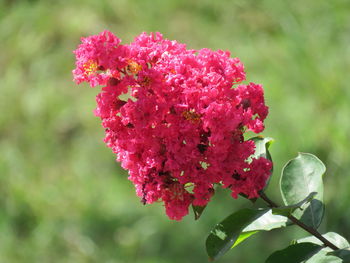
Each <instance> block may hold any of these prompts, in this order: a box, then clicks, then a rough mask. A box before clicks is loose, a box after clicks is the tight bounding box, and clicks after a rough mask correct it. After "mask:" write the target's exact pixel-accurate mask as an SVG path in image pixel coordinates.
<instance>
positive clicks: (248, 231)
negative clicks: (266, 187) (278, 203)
mask: <svg viewBox="0 0 350 263" xmlns="http://www.w3.org/2000/svg"><path fill="white" fill-rule="evenodd" d="M287 222H288V218H287V217H285V216H281V215H274V214H272V210H271V209H270V210H268V211H267V212H266V213H265V214H263V215H262V216H260V217H259V218H257V219H256V220H254V221H253V222H251V223H250V224H249V225H247V226H246V227H245V228H244V229H243V231H242V233H241V234H240V235H239V237H238V239H237V240H236V242H235V243H234V244H233V246H232V248H234V247H236V246H238V245H239V244H240V243H241V242H243V241H244V240H245V239H247V238H248V237H250V236H252V235H253V234H256V233H259V232H260V231H270V230H272V229H275V228H281V227H285V226H287Z"/></svg>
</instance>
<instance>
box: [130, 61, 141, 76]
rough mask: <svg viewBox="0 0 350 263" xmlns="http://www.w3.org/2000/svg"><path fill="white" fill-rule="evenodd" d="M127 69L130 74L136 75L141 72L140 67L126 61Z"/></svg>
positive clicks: (133, 62)
mask: <svg viewBox="0 0 350 263" xmlns="http://www.w3.org/2000/svg"><path fill="white" fill-rule="evenodd" d="M127 68H128V71H130V72H131V73H132V74H137V73H139V72H140V71H141V70H142V66H141V65H140V64H138V63H137V62H135V61H133V60H128V67H127Z"/></svg>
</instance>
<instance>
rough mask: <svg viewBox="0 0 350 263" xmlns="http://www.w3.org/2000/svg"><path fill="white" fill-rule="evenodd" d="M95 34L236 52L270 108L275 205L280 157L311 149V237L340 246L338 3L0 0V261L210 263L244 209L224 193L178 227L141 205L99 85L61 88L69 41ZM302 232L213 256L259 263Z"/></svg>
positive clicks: (349, 228) (349, 175)
mask: <svg viewBox="0 0 350 263" xmlns="http://www.w3.org/2000/svg"><path fill="white" fill-rule="evenodd" d="M104 29H108V30H110V31H112V32H114V33H115V34H116V35H117V36H118V37H120V38H122V39H123V41H124V43H128V42H130V41H131V40H132V39H133V38H134V37H135V36H136V35H138V34H139V33H141V32H142V31H148V32H149V31H160V32H162V33H163V34H164V35H165V37H167V38H170V39H176V40H178V41H180V42H184V43H187V44H188V47H189V48H195V49H199V48H204V47H206V48H212V49H223V50H230V51H231V52H232V54H233V56H237V57H239V58H241V60H242V61H243V63H244V64H245V67H246V71H247V77H248V80H249V81H255V82H257V83H261V84H263V85H264V87H265V92H266V101H267V104H268V105H269V106H270V115H269V117H268V119H267V121H266V127H267V128H266V130H265V132H264V134H265V135H268V136H271V137H273V138H275V143H274V145H273V146H272V149H271V151H272V155H273V158H274V161H275V175H274V178H273V180H272V183H271V185H270V188H269V195H270V196H272V197H273V198H274V199H275V200H277V201H279V202H280V197H279V192H278V177H279V174H280V170H281V168H282V166H283V164H284V163H285V162H286V161H287V160H289V159H291V158H293V157H295V156H296V155H297V152H298V151H302V152H311V153H314V154H316V155H317V156H319V157H320V158H321V159H322V160H323V161H324V162H325V164H326V166H327V175H326V177H325V183H326V186H325V196H326V204H327V208H328V209H327V210H326V216H325V220H324V223H323V224H322V226H321V229H320V231H321V232H326V231H339V232H340V233H342V234H343V235H344V236H345V237H347V238H350V220H349V218H350V191H349V188H350V172H349V168H350V154H349V149H350V105H349V102H350V88H349V83H350V77H349V76H350V74H349V69H350V45H349V43H350V3H349V1H348V0H332V1H317V0H310V1H304V0H295V1H273V0H264V1H254V0H240V1H224V0H220V1H209V0H204V1H200V0H192V1H190V0H172V1H167V0H153V1H149V0H138V1H136V0H135V1H131V0H120V1H107V0H99V1H95V0H76V1H58V0H56V1H39V0H37V1H35V0H32V1H29V0H27V1H25V0H18V1H16V0H7V1H5V0H0V80H1V82H0V87H1V95H0V105H1V113H0V233H1V234H0V262H26V263H27V262H28V263H30V262H53V263H54V262H67V263H68V262H69V263H71V262H74V263H81V262H106V263H124V262H140V263H153V262H157V263H158V262H160V263H162V262H167V263H168V262H169V263H172V262H174V263H175V262H184V263H186V262H207V256H206V252H205V248H204V242H205V238H206V236H207V234H208V232H209V230H210V229H211V227H212V226H213V225H214V224H215V223H216V222H218V221H220V220H221V219H223V218H224V217H226V216H227V215H228V214H230V212H231V211H234V210H236V209H239V208H240V207H243V206H247V205H249V206H250V203H248V201H246V200H233V199H231V198H230V196H229V193H228V192H227V191H224V190H221V191H218V192H217V195H216V196H215V197H214V199H213V201H212V202H211V203H210V204H209V205H208V207H207V209H206V211H205V212H204V214H203V216H202V218H201V219H200V220H199V221H194V219H193V216H192V215H189V216H187V217H186V218H185V219H184V220H183V221H181V222H175V221H170V220H169V219H168V218H167V217H166V216H165V213H164V208H163V207H162V205H161V204H160V203H159V204H154V205H149V206H143V205H142V204H141V203H140V201H139V199H138V198H137V197H136V196H135V193H134V189H133V186H132V184H131V183H130V182H129V181H128V180H127V179H126V178H127V173H126V172H125V171H123V170H122V169H121V168H120V166H119V164H118V163H116V162H115V160H114V159H115V156H114V155H113V154H112V152H111V150H110V149H108V148H107V147H106V146H105V145H104V143H103V141H102V139H103V136H104V131H103V129H102V128H101V126H100V121H99V119H98V118H96V117H94V115H93V113H92V111H93V109H94V107H95V99H94V97H95V95H96V94H97V93H98V92H99V90H98V88H95V89H91V88H89V87H88V86H87V85H81V86H76V85H75V84H74V83H73V82H72V81H71V80H72V75H71V70H72V69H73V67H74V57H73V54H72V50H74V49H75V48H76V46H77V45H78V44H79V42H80V37H81V36H88V35H92V34H97V33H99V32H100V31H102V30H104ZM306 235H307V233H304V232H303V231H301V230H299V229H298V228H295V227H290V228H288V229H286V230H284V231H280V230H276V231H273V232H271V233H262V234H259V235H256V236H254V237H252V238H250V239H249V240H248V241H247V242H245V243H243V244H241V245H240V246H239V247H237V249H235V250H233V251H230V252H229V253H228V254H226V255H225V256H224V257H223V258H222V259H221V260H220V261H219V262H240V263H245V262H257V263H258V262H263V261H264V259H266V258H267V256H268V255H269V254H270V253H272V251H274V250H277V249H281V248H283V247H285V246H287V245H288V243H289V241H290V239H292V238H298V237H303V236H306ZM252 251H253V252H252Z"/></svg>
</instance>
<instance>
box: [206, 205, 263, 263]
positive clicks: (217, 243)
mask: <svg viewBox="0 0 350 263" xmlns="http://www.w3.org/2000/svg"><path fill="white" fill-rule="evenodd" d="M267 211H268V210H267V209H264V210H253V209H247V208H246V209H241V210H239V211H237V212H235V213H233V214H231V215H230V216H228V217H227V218H225V219H224V220H223V221H222V222H221V223H219V224H217V225H216V226H215V227H214V228H213V230H212V231H211V233H210V234H209V236H208V238H207V240H206V249H207V253H208V255H209V260H215V259H218V258H220V257H221V256H222V255H224V254H225V253H226V252H227V251H228V250H229V249H230V248H231V247H232V245H233V244H234V243H235V242H236V240H237V239H238V238H239V236H240V234H241V232H242V231H243V229H244V228H245V227H246V226H248V225H249V224H250V223H252V222H253V221H255V220H256V219H257V218H259V217H260V216H262V215H264V214H265V213H266V212H267Z"/></svg>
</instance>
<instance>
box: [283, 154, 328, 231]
mask: <svg viewBox="0 0 350 263" xmlns="http://www.w3.org/2000/svg"><path fill="white" fill-rule="evenodd" d="M325 171H326V168H325V166H324V164H323V163H322V162H321V161H320V160H319V159H318V158H317V157H316V156H314V155H312V154H309V153H299V155H298V156H297V157H296V158H295V159H292V160H290V161H289V162H288V163H287V164H286V165H285V166H284V168H283V170H282V176H281V180H280V190H281V193H282V198H283V201H284V203H285V205H292V204H295V203H298V202H300V201H301V200H303V199H304V198H305V197H306V196H308V195H309V194H310V193H312V192H317V195H315V197H314V199H313V200H312V201H311V202H310V203H306V204H304V205H303V206H302V207H301V209H297V210H295V211H294V212H293V216H295V217H296V218H298V219H300V220H301V221H302V222H303V223H304V224H306V225H308V226H311V227H313V228H315V229H316V228H318V226H319V225H320V224H321V221H322V218H323V214H324V204H323V182H322V175H323V174H324V172H325Z"/></svg>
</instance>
